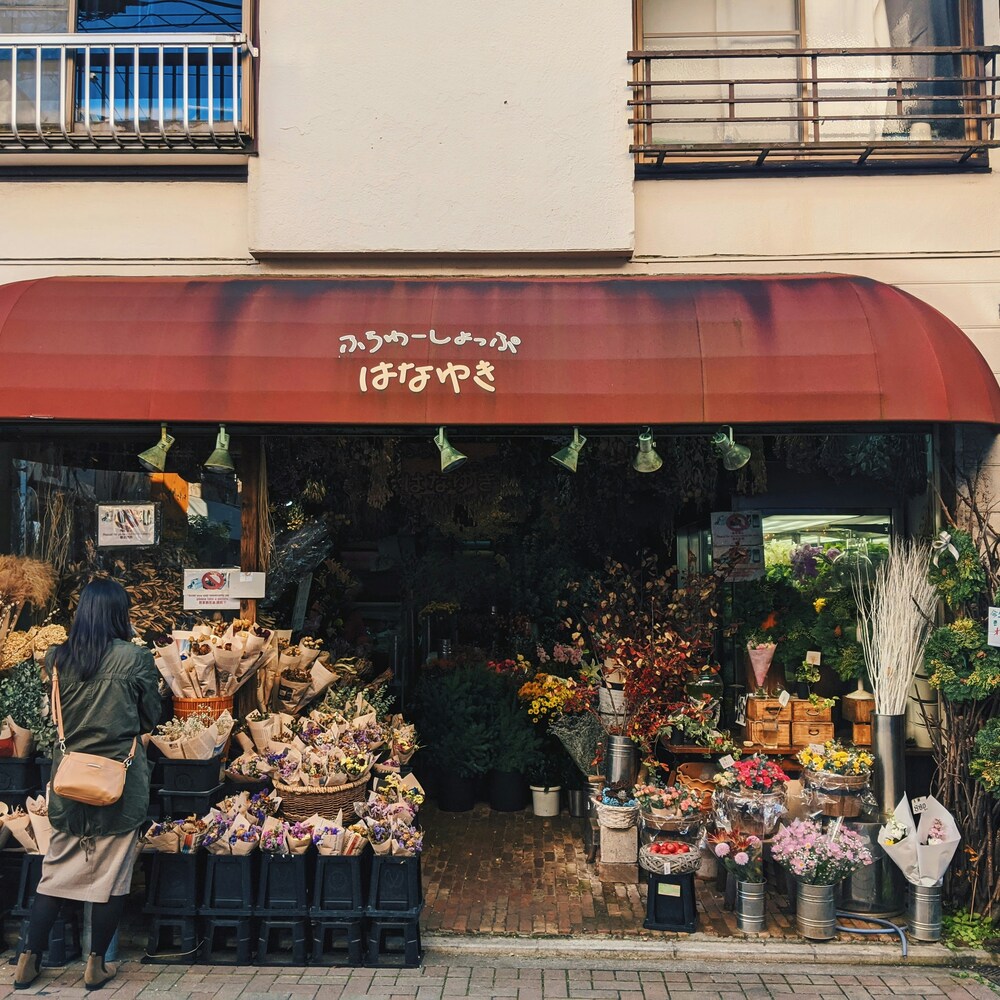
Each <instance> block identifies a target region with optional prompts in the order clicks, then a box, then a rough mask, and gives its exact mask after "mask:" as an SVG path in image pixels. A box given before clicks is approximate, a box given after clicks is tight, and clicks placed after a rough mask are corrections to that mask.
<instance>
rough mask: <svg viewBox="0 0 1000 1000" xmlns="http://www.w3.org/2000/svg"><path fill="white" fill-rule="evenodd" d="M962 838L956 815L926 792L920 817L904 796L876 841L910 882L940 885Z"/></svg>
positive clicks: (923, 884)
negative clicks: (915, 818)
mask: <svg viewBox="0 0 1000 1000" xmlns="http://www.w3.org/2000/svg"><path fill="white" fill-rule="evenodd" d="M961 840H962V837H961V834H960V833H959V832H958V826H957V824H956V823H955V818H954V817H953V816H952V815H951V813H950V812H948V810H947V809H945V807H944V806H943V805H941V803H940V802H939V801H938V800H937V799H936V798H934V796H933V795H929V796H928V797H927V799H926V800H925V806H924V811H923V812H922V813H921V814H920V819H919V820H916V821H915V820H914V818H913V814H912V810H911V809H910V805H909V802H908V801H907V799H906V797H905V796H904V797H903V798H902V799H901V800H900V803H899V805H898V806H897V807H896V809H895V811H894V812H893V815H892V818H891V819H890V821H889V822H888V823H886V824H885V825H884V826H883V827H882V829H881V830H880V831H879V844H881V845H882V848H883V850H884V851H885V853H886V854H888V855H889V857H890V858H892V860H893V861H894V862H895V864H896V865H897V867H898V868H899V869H900V871H902V873H903V874H904V875H905V876H906V880H907V881H908V882H911V883H912V884H913V885H921V886H934V885H940V884H941V881H942V879H943V878H944V876H945V874H946V873H947V871H948V866H949V865H950V864H951V860H952V858H953V857H954V856H955V852H956V851H957V850H958V845H959V843H960V842H961Z"/></svg>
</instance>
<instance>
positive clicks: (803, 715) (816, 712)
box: [792, 698, 833, 722]
mask: <svg viewBox="0 0 1000 1000" xmlns="http://www.w3.org/2000/svg"><path fill="white" fill-rule="evenodd" d="M831 721H833V709H832V708H820V707H819V706H818V705H813V704H812V703H811V702H809V701H808V700H807V699H805V698H793V699H792V722H831Z"/></svg>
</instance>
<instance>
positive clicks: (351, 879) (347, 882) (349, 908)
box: [310, 850, 372, 918]
mask: <svg viewBox="0 0 1000 1000" xmlns="http://www.w3.org/2000/svg"><path fill="white" fill-rule="evenodd" d="M371 859H372V853H371V851H369V850H365V851H363V852H362V853H361V854H351V855H348V856H346V857H345V856H343V855H324V854H320V855H318V856H317V858H316V873H315V876H314V878H313V892H312V907H311V908H310V913H311V914H312V916H314V917H318V916H338V917H344V918H346V917H348V916H361V915H362V914H363V913H364V910H365V905H366V903H367V898H366V897H367V895H368V891H369V882H370V880H371Z"/></svg>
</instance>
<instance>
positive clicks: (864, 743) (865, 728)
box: [854, 722, 872, 747]
mask: <svg viewBox="0 0 1000 1000" xmlns="http://www.w3.org/2000/svg"><path fill="white" fill-rule="evenodd" d="M854 745H855V746H859V747H870V746H871V745H872V726H871V723H870V722H855V723H854Z"/></svg>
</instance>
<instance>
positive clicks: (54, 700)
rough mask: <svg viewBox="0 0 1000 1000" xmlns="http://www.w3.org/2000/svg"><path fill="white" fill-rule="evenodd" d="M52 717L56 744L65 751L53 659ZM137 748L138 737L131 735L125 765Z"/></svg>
mask: <svg viewBox="0 0 1000 1000" xmlns="http://www.w3.org/2000/svg"><path fill="white" fill-rule="evenodd" d="M52 717H53V718H54V719H55V723H56V732H57V733H58V735H59V739H58V741H57V744H56V745H57V746H58V747H59V752H60V753H66V734H65V733H64V732H63V716H62V700H61V699H60V697H59V668H58V667H57V666H56V664H55V661H54V660H53V662H52ZM137 748H138V737H136V736H133V737H132V746H131V748H130V749H129V752H128V756H127V757H126V758H125V760H124V761H122V763H123V764H124V765H125V767H128V766H129V765H130V764H131V763H132V758H133V757H134V756H135V751H136V749H137Z"/></svg>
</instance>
